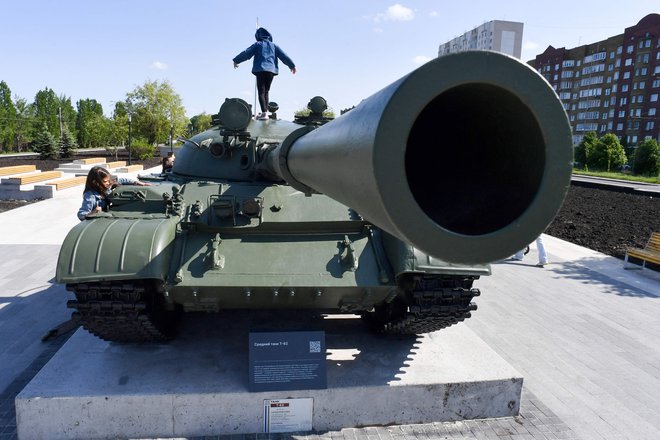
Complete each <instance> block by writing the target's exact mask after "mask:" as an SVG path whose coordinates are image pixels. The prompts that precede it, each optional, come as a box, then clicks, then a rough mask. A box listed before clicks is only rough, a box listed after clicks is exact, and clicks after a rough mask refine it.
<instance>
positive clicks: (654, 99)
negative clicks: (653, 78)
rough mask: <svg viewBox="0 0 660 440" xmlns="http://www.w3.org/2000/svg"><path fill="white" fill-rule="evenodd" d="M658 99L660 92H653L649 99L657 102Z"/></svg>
mask: <svg viewBox="0 0 660 440" xmlns="http://www.w3.org/2000/svg"><path fill="white" fill-rule="evenodd" d="M657 100H658V94H657V93H654V94H652V95H651V98H650V99H649V101H651V102H656V101H657Z"/></svg>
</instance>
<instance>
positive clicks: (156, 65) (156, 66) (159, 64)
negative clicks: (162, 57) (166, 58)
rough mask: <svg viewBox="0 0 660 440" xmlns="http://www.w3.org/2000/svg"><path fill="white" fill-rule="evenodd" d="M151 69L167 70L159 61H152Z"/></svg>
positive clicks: (165, 65)
mask: <svg viewBox="0 0 660 440" xmlns="http://www.w3.org/2000/svg"><path fill="white" fill-rule="evenodd" d="M151 68H152V69H156V70H167V64H165V63H163V62H161V61H154V62H153V63H151Z"/></svg>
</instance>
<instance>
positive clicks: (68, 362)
mask: <svg viewBox="0 0 660 440" xmlns="http://www.w3.org/2000/svg"><path fill="white" fill-rule="evenodd" d="M277 316H278V315H269V314H267V313H266V314H264V313H262V314H259V313H248V312H227V313H221V314H208V315H204V314H203V315H198V314H187V315H186V316H185V318H184V322H183V326H182V331H181V334H180V336H179V337H178V338H177V339H176V340H175V341H173V342H171V343H169V344H160V345H158V344H156V345H126V344H116V343H108V342H105V341H102V340H100V339H98V338H96V337H94V336H92V335H90V334H89V333H87V332H86V331H85V330H82V329H80V330H78V331H77V332H76V333H75V334H74V335H73V336H72V337H71V338H70V340H69V341H68V342H67V343H66V344H65V345H64V346H63V347H62V349H61V350H60V351H59V352H58V353H57V354H56V355H55V356H54V357H53V358H52V359H51V361H50V362H49V363H48V364H47V365H46V366H45V367H44V368H43V369H42V370H41V371H40V372H39V373H38V374H37V375H36V376H35V377H34V379H33V380H32V381H31V382H30V383H29V384H28V385H27V386H26V387H25V389H23V391H22V392H21V393H20V394H19V395H18V396H17V397H16V420H17V425H18V435H19V438H21V439H22V440H28V439H43V438H49V439H72V438H85V439H91V438H117V437H119V438H126V437H186V436H202V435H223V434H247V433H260V432H263V426H264V415H263V402H264V399H287V398H313V417H312V426H313V429H314V430H316V431H327V430H339V429H341V428H345V427H353V426H369V425H385V424H409V423H429V422H434V421H450V420H461V419H475V418H491V417H507V416H513V415H516V414H518V409H519V404H520V394H521V390H522V378H521V376H520V374H519V373H517V372H516V371H515V370H514V369H513V368H512V367H511V366H510V365H509V364H508V363H506V362H505V361H504V360H503V359H502V358H500V357H499V356H498V355H497V354H496V353H495V352H494V351H493V350H491V349H490V348H489V347H488V346H487V345H486V344H485V343H484V342H483V341H482V340H481V339H479V338H478V337H477V336H476V335H475V334H474V333H472V331H471V330H470V329H469V328H468V327H467V326H465V325H460V324H459V325H457V326H454V327H451V328H449V329H446V330H443V331H440V332H435V333H431V334H428V335H424V336H421V337H398V338H397V337H384V336H378V335H373V334H371V333H369V332H368V331H367V329H366V328H365V326H364V325H363V323H362V322H361V321H360V320H359V319H351V318H347V317H342V318H340V319H320V318H305V319H301V318H300V314H298V315H296V316H295V318H294V317H293V316H292V317H291V319H288V318H287V319H281V318H282V316H281V315H280V316H279V317H277ZM274 317H277V318H276V319H273V318H274ZM264 329H269V330H273V331H285V330H300V329H308V330H323V331H324V332H325V335H326V348H327V351H328V357H327V364H326V366H327V384H328V388H327V389H325V390H296V391H285V392H256V393H250V392H249V391H248V333H249V331H250V330H264Z"/></svg>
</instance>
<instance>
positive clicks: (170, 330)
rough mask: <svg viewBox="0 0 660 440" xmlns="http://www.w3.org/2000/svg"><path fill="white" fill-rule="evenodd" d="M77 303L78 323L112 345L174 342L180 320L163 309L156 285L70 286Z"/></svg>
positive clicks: (71, 304) (73, 302)
mask: <svg viewBox="0 0 660 440" xmlns="http://www.w3.org/2000/svg"><path fill="white" fill-rule="evenodd" d="M67 290H70V291H72V292H74V293H75V295H76V300H71V301H68V302H67V307H69V308H72V309H75V311H74V312H73V317H74V319H77V320H78V321H79V322H80V324H81V325H82V326H83V327H84V328H85V329H86V330H88V331H89V332H90V333H92V334H94V335H96V336H98V337H99V338H101V339H105V340H106V341H112V342H164V341H168V340H170V339H172V338H173V337H174V334H175V329H176V324H177V323H178V318H179V316H180V314H179V313H177V312H172V311H168V310H164V309H163V308H162V307H161V303H160V301H159V297H158V295H156V293H155V292H156V289H155V286H154V283H152V282H148V281H138V282H128V283H127V282H99V283H79V284H67Z"/></svg>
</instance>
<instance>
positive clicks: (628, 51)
mask: <svg viewBox="0 0 660 440" xmlns="http://www.w3.org/2000/svg"><path fill="white" fill-rule="evenodd" d="M634 49H635V46H633V45H632V44H631V45H629V46H628V47H626V53H632V52H633V50H634Z"/></svg>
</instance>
